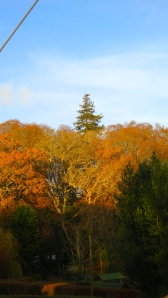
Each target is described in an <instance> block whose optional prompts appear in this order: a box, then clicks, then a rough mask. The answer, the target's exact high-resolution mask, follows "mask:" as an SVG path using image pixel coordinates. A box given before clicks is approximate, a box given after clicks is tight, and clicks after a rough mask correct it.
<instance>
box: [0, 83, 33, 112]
mask: <svg viewBox="0 0 168 298" xmlns="http://www.w3.org/2000/svg"><path fill="white" fill-rule="evenodd" d="M33 98H34V94H33V92H32V91H31V90H30V88H28V87H26V86H22V85H21V86H17V85H16V84H14V83H13V82H8V83H6V84H2V85H0V106H15V105H28V104H30V103H31V101H32V99H33Z"/></svg>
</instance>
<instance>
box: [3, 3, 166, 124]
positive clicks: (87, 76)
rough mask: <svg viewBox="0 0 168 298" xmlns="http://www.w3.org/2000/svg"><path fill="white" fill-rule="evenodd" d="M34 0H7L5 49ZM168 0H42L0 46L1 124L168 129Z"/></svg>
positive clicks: (5, 4) (4, 23) (5, 9)
mask: <svg viewBox="0 0 168 298" xmlns="http://www.w3.org/2000/svg"><path fill="white" fill-rule="evenodd" d="M33 3H34V0H5V1H3V0H0V47H1V46H2V45H3V43H4V42H5V40H6V39H7V37H8V36H9V35H10V33H11V32H12V31H13V29H14V28H15V27H16V25H17V24H18V22H19V21H20V20H21V19H22V17H23V16H24V15H25V13H26V12H27V10H28V9H29V8H30V6H31V5H32V4H33ZM167 15H168V1H167V0H117V1H114V0H39V1H38V3H37V4H36V6H35V7H34V9H33V10H32V12H31V13H30V15H29V16H28V17H27V18H26V20H25V21H24V23H23V24H22V25H21V27H20V28H19V29H18V31H17V32H16V33H15V35H14V36H13V37H12V39H11V40H10V41H9V43H8V44H7V45H6V47H5V48H4V49H3V50H2V52H0V122H1V123H2V122H4V121H7V120H10V119H18V120H20V121H21V122H24V123H32V122H35V123H38V124H47V125H49V126H50V127H52V128H56V129H57V128H58V127H59V125H62V124H65V125H69V126H71V127H73V122H74V121H75V120H76V116H77V110H78V109H79V105H80V104H81V103H82V97H83V95H84V94H85V93H89V94H90V96H91V100H92V101H93V102H94V104H95V109H96V113H97V114H100V113H102V115H103V116H104V117H103V119H102V123H103V124H104V125H105V126H108V125H111V124H116V123H121V124H124V123H125V122H130V121H132V120H134V121H136V122H138V123H139V122H147V123H150V124H153V125H155V124H156V123H159V124H160V125H164V126H166V127H168V115H167V114H168V113H167V112H168V17H167Z"/></svg>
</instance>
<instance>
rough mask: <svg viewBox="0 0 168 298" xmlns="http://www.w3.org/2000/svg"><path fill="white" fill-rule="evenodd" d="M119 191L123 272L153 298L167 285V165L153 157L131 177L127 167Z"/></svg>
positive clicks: (141, 165)
mask: <svg viewBox="0 0 168 298" xmlns="http://www.w3.org/2000/svg"><path fill="white" fill-rule="evenodd" d="M119 188H120V195H118V196H117V199H118V212H119V216H120V220H121V224H120V241H121V247H120V249H121V253H122V256H123V258H124V261H125V265H126V271H127V273H128V274H129V276H130V277H132V279H134V280H135V281H136V282H138V283H139V285H140V286H141V288H142V289H143V290H144V291H145V292H147V293H148V297H152V296H153V295H154V296H155V297H157V295H159V294H160V293H161V292H162V291H163V292H164V289H165V287H166V286H167V283H168V269H167V266H166V264H167V258H168V239H167V233H168V224H167V223H168V162H167V161H164V162H162V161H160V160H159V159H158V158H157V157H156V155H155V154H153V155H152V157H151V159H150V161H148V162H147V161H145V162H142V163H141V164H140V165H139V167H138V170H137V172H135V173H134V171H133V168H132V167H131V165H128V166H127V167H126V169H125V170H124V172H123V177H122V181H121V183H120V184H119ZM123 244H124V245H123ZM154 293H155V294H154ZM150 295H151V296H150ZM154 296H153V297H154Z"/></svg>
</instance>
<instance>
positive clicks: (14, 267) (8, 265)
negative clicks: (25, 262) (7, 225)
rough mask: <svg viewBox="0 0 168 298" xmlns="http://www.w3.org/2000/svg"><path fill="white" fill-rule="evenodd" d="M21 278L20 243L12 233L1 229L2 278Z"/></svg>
mask: <svg viewBox="0 0 168 298" xmlns="http://www.w3.org/2000/svg"><path fill="white" fill-rule="evenodd" d="M21 276H22V270H21V266H20V264H19V257H18V243H17V241H16V239H15V238H14V237H13V235H12V234H11V233H10V232H7V231H4V230H3V229H2V228H0V278H12V277H21Z"/></svg>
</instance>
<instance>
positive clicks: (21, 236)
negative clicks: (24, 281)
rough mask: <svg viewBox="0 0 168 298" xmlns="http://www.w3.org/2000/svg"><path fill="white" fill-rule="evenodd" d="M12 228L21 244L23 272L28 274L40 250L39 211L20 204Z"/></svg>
mask: <svg viewBox="0 0 168 298" xmlns="http://www.w3.org/2000/svg"><path fill="white" fill-rule="evenodd" d="M11 229H12V233H13V235H14V236H15V237H16V239H17V240H18V242H19V245H20V246H19V254H20V257H21V260H22V267H23V272H24V273H26V274H28V273H29V272H31V271H32V270H33V267H34V266H35V263H34V260H35V257H36V256H38V254H39V251H40V244H41V235H40V229H39V223H38V218H37V212H36V211H35V210H34V209H33V208H32V207H31V206H26V205H21V206H19V207H18V208H17V209H16V211H15V212H14V214H13V217H12V222H11Z"/></svg>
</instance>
